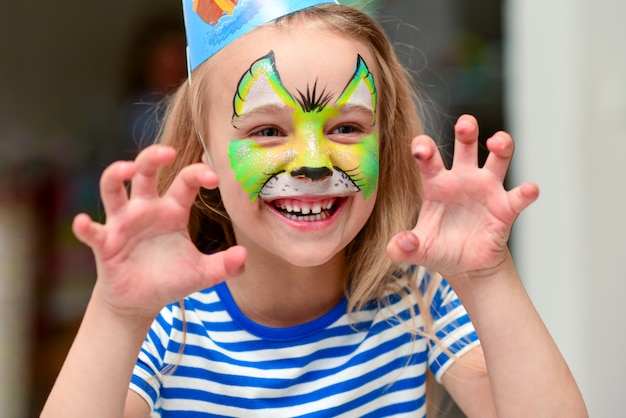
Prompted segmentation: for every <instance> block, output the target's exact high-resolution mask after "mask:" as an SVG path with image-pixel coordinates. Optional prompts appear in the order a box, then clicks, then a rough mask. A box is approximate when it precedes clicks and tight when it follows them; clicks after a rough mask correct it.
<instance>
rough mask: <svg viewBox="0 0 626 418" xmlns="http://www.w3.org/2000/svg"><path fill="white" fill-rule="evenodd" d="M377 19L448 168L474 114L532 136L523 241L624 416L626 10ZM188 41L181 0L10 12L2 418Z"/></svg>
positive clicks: (463, 10) (590, 383)
mask: <svg viewBox="0 0 626 418" xmlns="http://www.w3.org/2000/svg"><path fill="white" fill-rule="evenodd" d="M346 2H349V1H346ZM368 7H369V8H370V10H371V11H372V13H375V14H376V16H378V17H379V19H380V21H381V23H382V24H383V26H384V27H385V29H386V30H387V32H388V33H389V36H390V37H391V39H392V40H393V41H394V43H395V44H396V46H397V49H398V52H399V54H400V57H401V59H402V60H403V61H404V62H405V63H406V64H407V65H408V66H409V67H410V69H411V70H412V72H413V74H414V75H415V78H416V82H417V83H419V85H420V86H421V90H422V92H423V94H424V98H425V103H426V108H427V111H428V118H427V121H428V123H427V130H428V133H430V134H432V135H433V136H435V137H436V138H438V139H439V140H440V145H441V148H442V150H443V152H444V154H445V155H448V156H449V155H451V153H452V148H451V144H450V139H451V132H452V125H453V123H454V120H455V119H456V117H457V116H458V115H460V114H461V113H473V114H475V115H476V116H477V117H478V119H479V121H480V122H481V138H482V139H483V140H484V139H485V138H486V137H488V136H489V135H491V134H492V133H494V132H495V131H497V130H499V129H506V130H509V131H510V132H512V133H513V134H514V136H515V137H516V140H517V141H516V146H517V150H516V157H515V161H514V166H513V169H512V173H511V175H510V178H509V179H508V180H507V183H511V184H513V185H514V184H518V183H519V182H521V181H522V180H524V181H526V180H531V181H535V182H537V183H539V185H540V186H541V188H542V196H541V197H540V199H539V201H538V202H537V203H536V204H535V205H533V206H532V207H531V208H530V209H529V210H528V211H526V212H524V214H523V215H522V216H521V218H520V220H519V221H518V223H517V224H516V228H515V230H514V233H513V238H512V242H511V245H512V249H513V251H514V255H515V257H516V260H517V263H518V266H519V268H520V271H521V272H522V275H523V277H524V280H525V282H526V285H527V288H528V290H529V292H530V293H531V297H532V298H533V300H534V301H535V303H536V305H537V308H538V310H539V311H540V313H541V314H542V316H543V317H544V319H545V321H546V323H547V325H548V327H549V329H550V331H551V332H552V334H553V335H554V337H555V339H556V341H557V343H558V344H559V346H560V347H561V349H562V351H563V353H564V355H565V357H566V359H567V360H568V362H569V364H570V366H571V368H572V370H573V372H574V374H575V376H576V378H577V380H578V382H579V384H580V386H581V389H582V390H583V394H584V396H585V398H586V400H587V403H588V406H589V410H590V413H591V416H594V417H619V416H622V414H621V413H620V412H621V409H622V403H623V402H622V401H621V399H620V396H621V392H622V390H621V389H622V388H623V383H622V378H623V377H624V376H626V360H625V359H624V356H623V354H624V352H626V337H625V336H624V333H623V332H621V330H622V329H623V328H624V326H623V325H620V324H622V321H623V319H622V318H624V317H625V316H626V304H625V303H624V302H623V298H624V297H625V295H626V277H625V276H626V275H625V273H624V268H623V267H622V264H623V259H624V258H625V257H626V244H625V242H626V241H625V240H624V235H625V234H626V216H625V215H624V214H626V174H625V173H624V172H622V170H624V168H625V167H626V164H625V163H626V157H625V156H626V135H625V134H624V129H623V124H624V122H625V121H626V51H625V50H624V48H625V47H624V46H623V40H624V39H626V26H625V25H624V24H623V22H624V21H625V20H626V2H623V1H622V0H598V1H596V2H593V3H592V2H583V1H580V0H578V1H576V0H568V1H566V0H542V1H538V0H464V1H461V0H379V1H370V2H369V6H368ZM184 44H185V41H184V33H183V30H182V17H181V13H180V10H179V2H178V1H172V0H150V1H148V0H135V1H133V2H128V1H123V0H109V1H107V2H95V3H90V4H89V6H87V7H85V4H84V3H83V2H79V1H78V0H66V1H64V2H42V1H39V2H35V4H33V3H26V2H17V1H13V2H8V1H4V2H2V3H1V4H0V60H1V61H0V364H2V367H0V418H4V417H7V418H13V417H16V418H22V417H35V416H38V414H39V410H40V408H41V406H42V405H43V402H44V401H45V398H46V396H47V393H48V392H49V390H50V388H51V385H52V384H53V382H54V379H55V377H56V374H57V373H58V370H59V368H60V366H61V364H62V361H63V359H64V357H65V355H66V353H67V350H68V349H69V346H70V344H71V341H72V339H73V337H74V334H75V333H76V330H77V328H78V325H79V323H80V319H81V316H82V314H83V311H84V308H85V305H86V303H87V300H88V298H89V295H90V292H91V288H92V287H93V284H94V279H95V268H94V265H93V258H92V255H91V252H90V251H89V250H88V248H87V247H85V246H83V245H82V244H80V243H79V242H78V241H77V240H76V239H75V238H74V237H73V235H72V233H71V230H70V224H71V220H72V218H73V216H74V215H75V214H76V213H78V212H87V213H89V214H91V215H92V216H93V217H94V218H96V219H102V218H103V211H102V208H101V205H100V203H99V199H98V189H97V185H98V179H99V176H100V173H101V172H102V170H103V168H104V167H105V166H106V165H107V164H109V163H110V162H111V161H113V160H115V159H119V158H132V156H133V155H135V154H136V152H137V150H138V149H140V148H141V147H143V146H145V145H146V144H148V143H150V142H151V141H152V137H153V135H154V131H155V129H156V121H157V120H158V117H159V112H160V110H159V107H158V106H155V105H156V104H157V103H158V102H159V100H160V99H162V98H163V97H165V96H166V95H167V94H168V93H169V92H171V91H172V89H173V88H175V87H176V85H177V84H179V83H180V81H181V80H182V79H183V78H184V77H185V58H184ZM481 158H484V155H483V156H481ZM93 378H94V379H97V378H98V377H97V376H93ZM449 416H458V411H456V412H455V411H454V410H453V411H451V412H450V415H449Z"/></svg>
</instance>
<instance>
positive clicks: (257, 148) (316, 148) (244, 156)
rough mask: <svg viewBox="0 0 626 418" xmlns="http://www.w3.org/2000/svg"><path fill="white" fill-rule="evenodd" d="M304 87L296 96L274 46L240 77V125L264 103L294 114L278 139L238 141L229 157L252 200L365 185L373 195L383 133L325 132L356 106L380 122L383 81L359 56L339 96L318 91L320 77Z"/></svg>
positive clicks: (334, 191)
mask: <svg viewBox="0 0 626 418" xmlns="http://www.w3.org/2000/svg"><path fill="white" fill-rule="evenodd" d="M298 94H299V97H298V98H294V96H292V95H291V94H290V93H289V91H287V89H286V88H285V87H284V85H283V84H282V82H281V80H280V77H279V75H278V72H277V70H276V65H275V61H274V54H273V53H271V52H270V54H268V55H267V56H265V57H262V58H261V59H259V60H257V61H256V62H255V63H253V64H252V66H251V67H250V69H249V70H248V71H247V72H246V73H245V74H244V75H243V76H242V78H241V80H240V82H239V85H238V88H237V93H236V94H235V97H234V99H233V110H234V112H233V126H235V127H237V124H238V122H239V120H240V119H243V118H245V117H246V116H248V115H250V114H254V113H255V112H257V113H262V112H264V111H267V112H270V111H271V112H277V111H279V112H280V111H282V112H284V113H285V114H288V115H289V118H290V120H291V122H292V123H291V129H290V131H289V132H287V133H286V135H287V136H286V137H279V138H280V139H281V140H280V141H278V144H276V143H272V145H271V146H267V145H264V144H263V143H259V142H257V141H254V140H248V139H236V140H232V141H231V143H230V146H229V157H230V165H231V167H232V169H233V171H234V172H235V175H236V179H237V180H238V181H239V182H241V184H242V186H243V189H244V190H245V191H246V192H247V193H248V194H249V195H250V200H251V201H254V200H255V199H256V198H257V197H259V196H260V197H261V198H263V199H269V198H277V197H294V196H301V195H337V196H338V195H345V194H347V193H355V192H358V191H361V192H363V195H364V197H365V198H368V197H370V196H371V195H372V193H373V192H374V190H375V189H376V184H377V181H378V152H379V149H378V135H377V134H376V133H373V134H371V135H368V136H364V137H361V138H359V140H358V142H355V143H343V142H335V141H332V140H330V139H328V138H327V137H326V135H325V132H324V129H325V126H326V124H327V123H328V122H329V121H330V120H332V119H333V118H336V117H338V116H340V115H341V114H342V110H346V109H348V111H350V110H349V109H351V108H359V109H362V110H365V111H367V112H368V114H369V113H371V114H372V119H371V121H370V125H371V126H373V125H374V124H375V123H376V103H377V101H376V86H375V84H374V78H373V76H372V74H371V73H370V72H369V70H368V68H367V66H366V65H365V61H363V59H362V58H361V56H358V57H357V64H356V69H355V72H354V75H353V77H352V79H351V80H350V82H349V83H348V84H347V86H346V87H345V88H344V90H343V92H342V93H341V95H340V96H339V98H338V99H337V100H336V101H335V102H334V103H331V100H332V95H331V94H327V93H326V92H325V90H322V91H321V92H319V91H318V88H317V83H315V84H314V85H313V87H312V88H307V91H306V93H302V92H300V91H298ZM271 129H273V128H271ZM312 173H317V174H312ZM321 173H324V175H323V176H322V175H321ZM318 175H319V176H320V178H322V179H319V178H317V177H316V176H318ZM299 177H308V178H309V181H302V180H301V179H299Z"/></svg>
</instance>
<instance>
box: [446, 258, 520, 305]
mask: <svg viewBox="0 0 626 418" xmlns="http://www.w3.org/2000/svg"><path fill="white" fill-rule="evenodd" d="M444 277H445V278H446V281H447V282H448V283H450V285H451V286H452V288H453V289H454V291H455V292H456V293H457V295H458V296H459V297H460V298H461V299H463V296H466V295H472V294H476V293H478V294H482V293H489V289H494V290H495V291H498V290H497V289H498V288H501V287H502V286H506V287H508V286H510V285H514V286H516V285H517V284H520V283H521V281H520V277H519V274H518V273H517V269H516V267H515V263H514V261H513V258H512V256H511V253H510V252H509V251H506V253H505V254H504V255H503V256H502V259H501V260H500V261H499V262H498V263H496V264H494V265H492V266H490V267H486V268H482V269H476V270H471V271H467V272H462V273H460V274H455V275H451V276H444Z"/></svg>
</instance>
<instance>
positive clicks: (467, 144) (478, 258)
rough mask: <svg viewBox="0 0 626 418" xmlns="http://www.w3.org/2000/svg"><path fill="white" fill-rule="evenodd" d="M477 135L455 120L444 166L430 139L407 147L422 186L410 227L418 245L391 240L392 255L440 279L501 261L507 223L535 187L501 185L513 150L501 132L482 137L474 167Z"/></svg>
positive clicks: (467, 122)
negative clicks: (484, 153)
mask: <svg viewBox="0 0 626 418" xmlns="http://www.w3.org/2000/svg"><path fill="white" fill-rule="evenodd" d="M477 134H478V128H477V125H476V123H475V120H474V119H473V118H470V117H467V116H466V117H464V118H462V119H461V120H460V122H459V124H457V127H456V138H457V139H456V143H455V155H454V163H453V166H452V168H451V169H450V170H446V169H445V167H444V165H443V162H442V160H441V157H440V155H439V154H438V153H437V152H436V147H435V145H434V143H433V142H432V140H431V139H430V138H427V137H419V138H417V139H416V141H415V143H414V145H413V149H414V152H415V153H416V157H417V159H418V163H419V166H420V171H421V173H422V179H423V185H424V202H423V205H422V208H421V211H420V216H419V220H418V222H417V225H416V226H415V228H414V229H413V231H412V232H413V234H414V235H415V236H416V237H417V239H418V240H419V244H418V248H417V250H416V251H415V252H411V253H406V252H405V251H401V250H400V248H399V247H397V246H395V245H394V241H392V243H391V244H390V255H391V256H392V258H394V259H396V260H398V261H409V262H412V263H415V264H420V265H424V266H427V267H429V268H432V269H434V270H436V271H439V272H441V273H442V274H444V275H445V276H446V277H455V276H460V275H466V274H472V273H474V272H479V271H485V270H488V269H491V268H494V267H496V266H497V265H498V264H499V263H501V262H503V261H504V259H505V257H506V255H507V251H508V250H507V241H508V238H509V233H510V230H511V226H512V224H513V222H514V221H515V219H516V218H517V215H518V214H519V212H521V211H522V210H523V209H524V208H525V207H526V206H528V205H529V204H530V203H532V201H534V199H535V198H536V197H537V193H538V189H537V187H536V186H535V185H533V184H524V185H522V186H520V187H518V188H516V189H514V190H511V191H506V190H505V189H504V187H503V182H504V177H505V175H506V171H507V168H508V165H509V162H510V158H511V155H512V149H513V144H512V141H511V140H510V137H509V136H508V135H507V134H504V133H499V134H497V135H495V136H494V137H493V138H491V139H490V140H489V141H488V143H487V146H488V148H489V150H490V152H491V153H490V155H489V157H488V159H487V162H486V163H485V165H484V167H483V168H479V167H478V166H477ZM397 239H398V237H396V240H397Z"/></svg>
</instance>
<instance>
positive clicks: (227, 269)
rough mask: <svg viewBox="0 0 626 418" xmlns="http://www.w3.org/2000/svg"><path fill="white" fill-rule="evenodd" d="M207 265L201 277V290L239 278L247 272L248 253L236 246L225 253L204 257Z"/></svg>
mask: <svg viewBox="0 0 626 418" xmlns="http://www.w3.org/2000/svg"><path fill="white" fill-rule="evenodd" d="M203 257H204V260H205V264H204V266H203V274H202V277H201V280H202V282H203V283H202V284H201V285H200V286H201V288H206V287H211V286H214V285H216V284H217V283H219V282H222V281H224V280H227V279H230V278H231V277H234V276H239V275H240V274H242V273H243V272H244V270H245V262H246V258H247V257H248V252H247V251H246V249H245V248H244V247H242V246H241V245H235V246H233V247H230V248H228V249H226V250H224V251H218V252H217V253H213V254H208V255H204V256H203Z"/></svg>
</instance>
